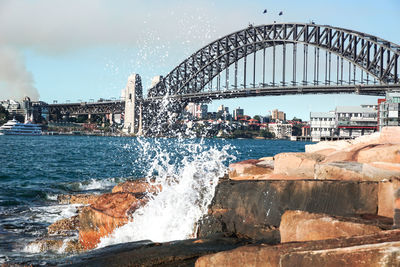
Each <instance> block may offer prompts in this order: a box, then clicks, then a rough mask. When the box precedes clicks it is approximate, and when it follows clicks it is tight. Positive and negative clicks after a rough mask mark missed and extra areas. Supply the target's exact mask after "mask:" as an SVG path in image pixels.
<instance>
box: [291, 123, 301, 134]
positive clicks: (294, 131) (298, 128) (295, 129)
mask: <svg viewBox="0 0 400 267" xmlns="http://www.w3.org/2000/svg"><path fill="white" fill-rule="evenodd" d="M301 127H302V125H299V124H295V125H293V127H292V135H293V136H301Z"/></svg>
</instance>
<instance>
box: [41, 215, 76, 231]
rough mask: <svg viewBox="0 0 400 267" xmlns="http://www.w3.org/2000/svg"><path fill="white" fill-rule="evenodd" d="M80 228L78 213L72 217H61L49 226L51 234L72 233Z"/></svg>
mask: <svg viewBox="0 0 400 267" xmlns="http://www.w3.org/2000/svg"><path fill="white" fill-rule="evenodd" d="M78 228H79V219H78V215H76V216H72V217H70V218H65V219H61V220H59V221H56V222H55V223H53V224H51V225H50V226H49V227H47V233H48V234H49V235H65V236H69V235H71V232H76V231H77V230H78Z"/></svg>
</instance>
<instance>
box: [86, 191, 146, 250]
mask: <svg viewBox="0 0 400 267" xmlns="http://www.w3.org/2000/svg"><path fill="white" fill-rule="evenodd" d="M146 201H147V198H145V197H142V198H137V197H136V196H135V194H132V193H121V192H119V193H109V194H104V195H101V196H100V197H99V199H98V200H97V201H96V202H95V203H94V204H92V205H91V206H90V207H85V208H84V209H82V211H81V212H80V213H79V241H80V242H81V244H82V246H83V247H84V248H85V249H92V248H94V247H95V246H96V245H97V244H98V242H99V241H100V238H101V237H104V236H107V235H109V234H110V233H112V232H113V231H114V229H115V228H117V227H120V226H122V225H124V224H126V223H127V222H128V220H129V216H130V215H131V214H132V213H133V212H134V211H135V210H136V209H137V208H139V207H141V206H143V205H144V204H145V203H146Z"/></svg>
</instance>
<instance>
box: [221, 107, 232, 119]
mask: <svg viewBox="0 0 400 267" xmlns="http://www.w3.org/2000/svg"><path fill="white" fill-rule="evenodd" d="M217 118H221V119H223V120H230V119H232V117H231V114H229V107H225V106H224V105H220V106H219V107H218V109H217Z"/></svg>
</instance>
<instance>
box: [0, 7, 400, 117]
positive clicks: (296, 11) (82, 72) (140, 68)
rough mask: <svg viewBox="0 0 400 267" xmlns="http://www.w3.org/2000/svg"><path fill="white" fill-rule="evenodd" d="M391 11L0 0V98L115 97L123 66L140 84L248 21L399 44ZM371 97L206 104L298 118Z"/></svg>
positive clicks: (399, 19)
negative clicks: (309, 25)
mask: <svg viewBox="0 0 400 267" xmlns="http://www.w3.org/2000/svg"><path fill="white" fill-rule="evenodd" d="M264 9H268V13H267V15H265V14H262V11H263V10H264ZM280 11H283V13H284V15H283V16H278V13H279V12H280ZM399 14H400V1H398V0H380V1H376V0H374V1H372V0H352V1H349V0H332V1H331V0H329V1H321V0H310V1H307V0H304V1H298V0H297V1H296V0H281V1H270V0H264V1H258V0H257V1H249V0H218V1H217V0H204V1H193V0H186V1H184V0H172V1H171V0H169V1H161V0H147V1H143V0H142V1H139V0H114V1H106V0H19V1H14V0H0V99H7V98H11V97H12V98H17V99H18V98H22V97H23V96H24V95H26V94H28V95H30V96H31V97H32V98H35V99H38V98H40V100H43V101H47V102H52V101H53V100H58V102H63V101H66V100H70V101H71V102H75V101H77V100H78V99H79V100H84V101H85V100H86V101H88V100H89V99H99V98H111V97H115V98H119V96H120V92H121V89H123V88H124V86H125V84H126V80H127V77H128V76H129V74H130V73H139V74H140V75H141V76H142V79H143V84H144V87H145V88H147V87H148V86H149V84H150V80H151V78H152V77H153V76H155V75H159V74H164V75H165V74H167V73H168V72H169V71H170V70H171V69H173V68H174V67H175V66H176V65H177V64H179V63H180V62H181V61H182V60H184V59H185V58H186V57H187V56H189V55H190V54H192V53H193V52H194V51H196V50H198V49H199V48H201V47H202V46H204V45H206V44H207V43H209V42H211V41H213V40H215V39H216V38H218V37H220V36H224V35H226V34H228V33H231V32H233V31H236V30H239V29H242V28H245V27H247V25H248V23H249V22H251V23H254V24H256V25H257V24H268V23H272V22H273V21H277V22H310V21H311V20H313V21H315V22H316V23H317V24H328V25H333V26H338V27H343V28H349V29H353V30H358V31H361V32H366V33H369V34H372V35H377V36H379V37H381V38H383V39H387V40H389V41H392V42H394V43H397V44H400V27H399V25H400V16H399ZM375 102H376V97H362V96H349V95H335V96H286V97H283V96H282V97H259V98H247V99H233V100H226V101H215V102H213V103H212V104H211V105H210V108H209V109H210V110H214V109H216V108H217V106H218V105H220V104H221V103H222V104H225V105H227V106H229V107H231V109H232V108H234V107H236V106H241V107H243V108H244V109H245V112H246V113H247V114H249V115H255V114H261V115H266V114H267V113H268V110H272V109H274V108H279V109H281V110H284V111H286V112H287V113H288V117H289V118H292V117H293V116H297V117H302V118H303V119H308V116H309V112H310V111H329V110H330V109H333V108H334V107H335V105H359V104H361V103H375Z"/></svg>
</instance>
